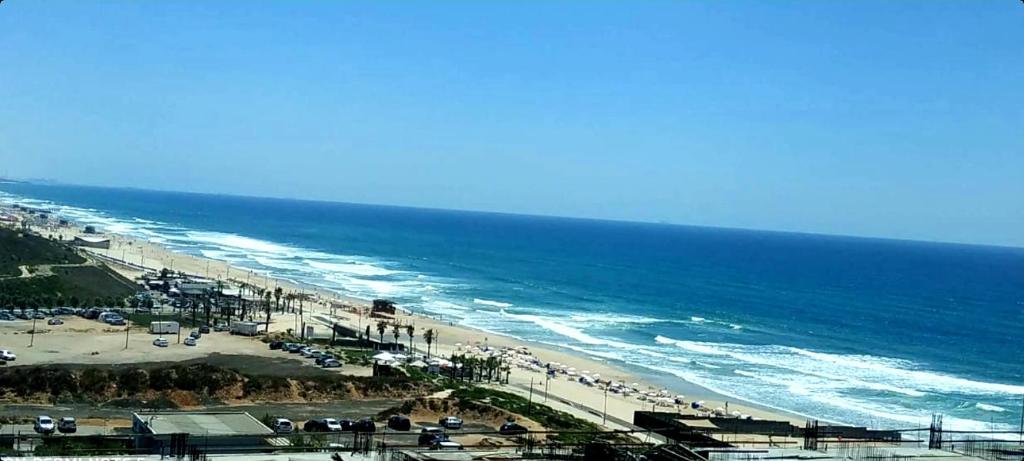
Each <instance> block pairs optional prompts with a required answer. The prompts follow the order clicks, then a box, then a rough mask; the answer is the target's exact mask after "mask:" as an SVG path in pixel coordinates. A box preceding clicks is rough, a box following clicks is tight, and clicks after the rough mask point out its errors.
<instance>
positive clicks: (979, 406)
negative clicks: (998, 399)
mask: <svg viewBox="0 0 1024 461" xmlns="http://www.w3.org/2000/svg"><path fill="white" fill-rule="evenodd" d="M974 407H975V408H977V409H979V410H985V411H994V412H996V413H1002V412H1004V411H1006V409H1005V408H1003V407H1000V406H998V405H989V404H987V403H981V402H978V403H975V404H974Z"/></svg>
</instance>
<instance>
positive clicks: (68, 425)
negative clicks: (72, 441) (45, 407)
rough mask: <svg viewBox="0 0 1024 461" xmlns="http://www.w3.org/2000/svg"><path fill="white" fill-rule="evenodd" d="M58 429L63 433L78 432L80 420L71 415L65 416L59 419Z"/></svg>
mask: <svg viewBox="0 0 1024 461" xmlns="http://www.w3.org/2000/svg"><path fill="white" fill-rule="evenodd" d="M57 430H58V431H60V433H61V434H74V433H75V432H78V422H77V421H75V418H72V417H71V416H63V417H61V418H60V419H59V420H57Z"/></svg>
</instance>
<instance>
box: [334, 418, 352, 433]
mask: <svg viewBox="0 0 1024 461" xmlns="http://www.w3.org/2000/svg"><path fill="white" fill-rule="evenodd" d="M354 424H355V421H352V420H351V419H339V420H338V427H340V428H341V431H342V432H351V431H352V425H354Z"/></svg>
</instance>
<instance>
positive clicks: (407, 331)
mask: <svg viewBox="0 0 1024 461" xmlns="http://www.w3.org/2000/svg"><path fill="white" fill-rule="evenodd" d="M405 334H407V335H409V353H410V354H411V353H412V337H413V336H414V335H415V334H416V326H414V325H413V324H411V323H410V324H408V325H406V326H405Z"/></svg>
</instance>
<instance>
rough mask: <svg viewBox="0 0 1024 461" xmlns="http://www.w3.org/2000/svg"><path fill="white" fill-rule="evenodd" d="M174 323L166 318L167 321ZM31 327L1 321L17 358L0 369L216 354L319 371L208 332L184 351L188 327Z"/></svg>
mask: <svg viewBox="0 0 1024 461" xmlns="http://www.w3.org/2000/svg"><path fill="white" fill-rule="evenodd" d="M53 318H56V319H59V320H60V323H61V324H60V325H48V324H47V323H48V320H50V319H53ZM128 318H129V319H130V316H129V317H128ZM174 318H176V317H173V316H168V320H173V319H174ZM32 324H33V321H32V320H24V319H16V320H0V350H9V351H10V352H11V353H13V354H14V355H15V356H16V357H17V358H16V360H14V361H12V362H0V366H3V365H6V366H17V365H41V364H114V363H118V364H123V363H152V362H180V361H188V360H193V359H200V358H207V357H210V356H211V355H215V354H216V355H232V356H236V355H244V356H253V357H266V358H273V359H279V360H288V361H294V362H297V363H301V364H302V365H304V366H308V367H310V368H315V369H320V367H318V366H317V365H316V364H315V363H314V360H313V359H310V358H305V357H302V356H300V355H299V354H289V353H287V352H282V351H277V350H270V349H269V348H268V346H267V344H265V343H263V342H262V341H260V338H259V337H249V336H235V335H231V334H229V333H228V332H213V331H211V332H210V333H207V334H203V335H202V337H201V338H200V339H199V340H198V341H196V345H195V346H187V345H185V340H186V338H187V337H188V335H189V333H190V331H191V330H190V329H187V328H183V329H182V330H181V332H180V335H179V334H163V335H154V334H150V333H149V331H148V330H147V329H146V328H144V327H132V328H131V329H130V331H126V328H127V327H126V326H121V325H109V324H106V323H104V322H101V321H99V320H90V319H85V318H82V317H79V316H76V315H59V316H48V317H44V318H43V319H36V320H35V334H34V335H33V334H31V333H30V332H31V330H32ZM158 337H162V338H164V339H166V340H167V342H168V346H167V347H157V346H154V345H153V340H154V339H156V338H158ZM329 370H330V371H331V372H334V373H343V374H347V375H357V376H361V375H369V374H370V373H371V370H370V369H369V368H367V367H355V366H350V365H349V366H344V367H340V368H331V369H329Z"/></svg>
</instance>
